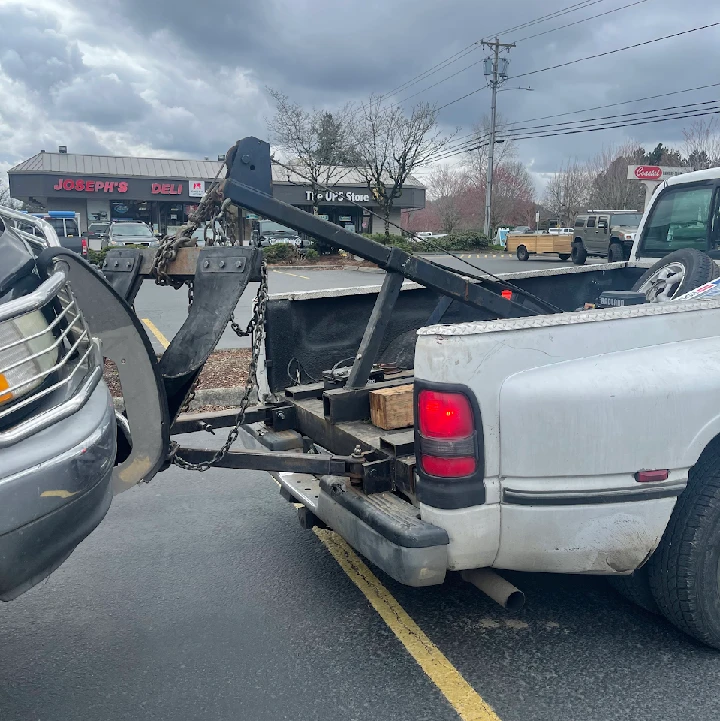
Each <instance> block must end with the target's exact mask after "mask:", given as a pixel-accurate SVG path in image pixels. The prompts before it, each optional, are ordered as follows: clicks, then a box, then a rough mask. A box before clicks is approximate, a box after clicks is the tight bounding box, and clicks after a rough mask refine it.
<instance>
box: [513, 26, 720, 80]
mask: <svg viewBox="0 0 720 721" xmlns="http://www.w3.org/2000/svg"><path fill="white" fill-rule="evenodd" d="M718 25H720V21H719V22H716V23H710V24H709V25H701V26H700V27H696V28H690V29H689V30H681V31H680V32H679V33H671V34H670V35H663V36H662V37H659V38H653V39H652V40H645V41H643V42H641V43H633V44H632V45H626V46H625V47H624V48H616V49H615V50H606V51H605V52H604V53H597V54H595V55H588V56H587V57H584V58H576V59H575V60H569V61H568V62H566V63H560V64H559V65H550V66H549V67H547V68H540V69H538V70H529V71H528V72H526V73H520V74H519V75H513V76H512V78H513V79H515V78H525V77H527V76H528V75H537V74H538V73H544V72H546V71H548V70H557V69H558V68H565V67H567V66H568V65H574V64H575V63H582V62H584V61H585V60H595V59H597V58H602V57H605V56H606V55H614V54H615V53H620V52H622V51H623V50H632V49H633V48H640V47H642V46H643V45H651V44H652V43H658V42H660V41H661V40H669V39H670V38H677V37H680V36H681V35H689V34H690V33H695V32H698V31H699V30H708V29H709V28H715V27H717V26H718Z"/></svg>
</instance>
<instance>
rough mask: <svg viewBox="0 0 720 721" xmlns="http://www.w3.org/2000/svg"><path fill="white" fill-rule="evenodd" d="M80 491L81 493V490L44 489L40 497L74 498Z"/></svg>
mask: <svg viewBox="0 0 720 721" xmlns="http://www.w3.org/2000/svg"><path fill="white" fill-rule="evenodd" d="M78 493H80V491H73V492H70V491H64V490H58V491H43V492H42V493H41V494H40V498H72V497H73V496H77V494H78Z"/></svg>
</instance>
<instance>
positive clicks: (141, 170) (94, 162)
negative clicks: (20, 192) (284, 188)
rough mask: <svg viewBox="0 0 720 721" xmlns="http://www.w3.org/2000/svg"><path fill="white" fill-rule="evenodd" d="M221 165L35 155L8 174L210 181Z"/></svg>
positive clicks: (106, 156) (49, 154) (197, 161)
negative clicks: (59, 174) (64, 174)
mask: <svg viewBox="0 0 720 721" xmlns="http://www.w3.org/2000/svg"><path fill="white" fill-rule="evenodd" d="M221 164H222V163H221V162H220V161H218V160H173V159H169V158H131V157H127V156H125V157H123V156H117V155H79V154H76V153H38V154H37V155H33V156H32V158H28V159H27V160H24V161H23V162H22V163H19V164H18V165H16V166H15V167H14V168H11V169H10V170H9V171H8V172H9V173H70V174H82V175H109V176H124V177H128V176H130V177H147V178H193V179H196V180H212V179H213V178H214V177H215V175H216V173H217V172H218V170H219V168H220V166H221Z"/></svg>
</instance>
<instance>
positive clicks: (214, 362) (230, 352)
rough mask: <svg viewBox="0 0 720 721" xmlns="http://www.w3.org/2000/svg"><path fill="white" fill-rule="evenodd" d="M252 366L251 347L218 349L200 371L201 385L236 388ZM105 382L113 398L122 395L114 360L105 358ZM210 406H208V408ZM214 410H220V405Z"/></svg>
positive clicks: (200, 386)
mask: <svg viewBox="0 0 720 721" xmlns="http://www.w3.org/2000/svg"><path fill="white" fill-rule="evenodd" d="M249 367H250V349H249V348H230V349H227V350H217V351H215V352H214V353H212V354H211V355H210V357H209V358H208V360H207V363H205V367H204V368H203V369H202V372H201V373H200V385H199V386H198V387H197V390H201V389H203V388H235V387H236V386H244V385H245V381H246V379H247V374H248V369H249ZM105 382H106V383H107V385H108V388H110V394H111V395H112V396H113V398H121V397H122V389H121V388H120V379H119V378H118V373H117V368H116V367H115V364H114V363H113V362H112V361H109V360H105ZM209 409H210V407H208V410H209ZM212 410H220V407H218V408H213V409H212Z"/></svg>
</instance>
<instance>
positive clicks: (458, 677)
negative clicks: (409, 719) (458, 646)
mask: <svg viewBox="0 0 720 721" xmlns="http://www.w3.org/2000/svg"><path fill="white" fill-rule="evenodd" d="M313 530H314V531H315V534H316V535H317V537H318V538H319V539H320V540H321V541H322V542H323V544H324V545H325V547H326V548H327V549H328V551H330V553H331V554H332V555H333V557H334V558H335V560H336V561H337V562H338V563H339V564H340V567H341V568H342V569H343V571H345V573H346V574H347V575H348V576H349V578H350V580H351V581H352V582H353V583H354V584H355V585H356V586H357V587H358V588H359V589H360V590H361V591H362V593H363V594H364V595H365V597H366V598H367V600H368V601H370V605H371V606H372V607H373V608H374V609H375V610H376V611H377V612H378V614H380V617H381V618H382V620H383V621H385V623H386V624H387V625H388V627H389V628H390V630H391V631H392V632H393V633H394V634H395V635H396V636H397V638H398V640H399V641H400V643H402V645H403V646H405V649H406V650H407V652H408V653H409V654H410V655H411V656H412V657H413V658H414V659H415V661H417V663H418V665H419V666H420V668H421V669H422V670H423V671H424V672H425V673H426V674H427V675H428V677H429V678H430V680H431V681H432V682H433V683H434V684H435V685H436V686H437V687H438V688H439V689H440V692H441V693H442V694H443V696H445V698H446V699H447V700H448V701H449V702H450V704H451V705H452V707H453V708H454V709H455V711H457V713H458V716H459V717H460V718H461V719H462V721H500V719H499V717H498V716H497V714H496V713H495V712H494V711H493V710H492V708H491V707H490V706H489V705H488V704H487V703H486V702H485V701H483V699H482V697H481V696H480V694H478V692H477V691H476V690H475V689H474V688H473V687H472V686H471V685H470V684H469V683H468V682H467V681H466V680H465V679H464V678H463V676H462V674H461V673H460V672H459V671H458V670H457V669H456V668H455V667H454V666H453V665H452V664H451V663H450V661H448V659H447V658H446V657H445V655H444V654H443V653H442V651H440V649H439V648H438V647H437V646H436V645H435V644H434V643H433V642H432V641H431V640H430V639H429V638H428V637H427V636H426V635H425V633H423V631H422V629H421V628H420V627H419V626H418V625H417V624H416V623H415V621H413V620H412V618H410V616H408V614H407V613H406V611H405V609H404V608H403V607H402V606H401V605H400V604H399V603H398V602H397V601H396V600H395V598H394V597H393V596H392V594H391V593H390V592H389V591H388V590H387V589H386V588H385V587H384V586H383V585H382V583H380V581H379V580H378V579H377V577H376V576H375V574H373V572H372V571H371V570H370V569H369V568H368V567H367V566H366V565H365V564H364V563H363V562H362V560H360V558H359V557H358V555H357V554H356V553H355V551H353V550H352V548H350V546H348V544H347V543H345V541H344V540H343V539H342V538H340V536H338V535H337V534H335V533H333V532H332V531H328V530H321V529H318V528H315V529H313Z"/></svg>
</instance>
